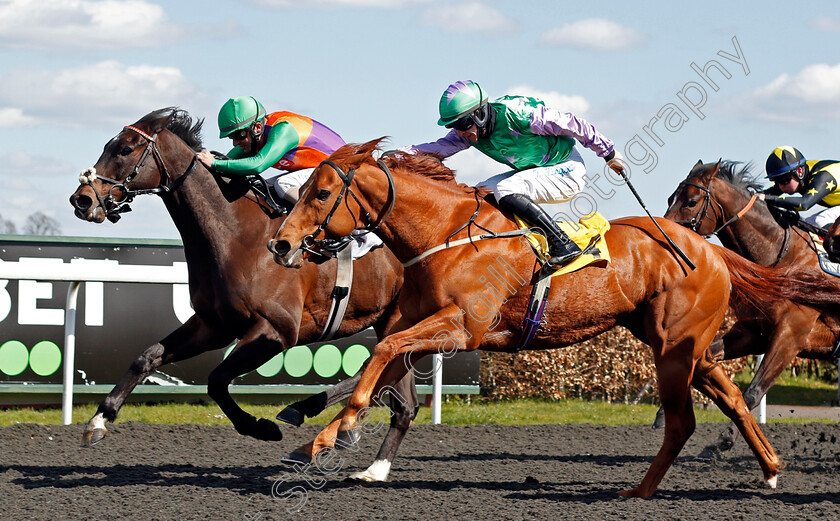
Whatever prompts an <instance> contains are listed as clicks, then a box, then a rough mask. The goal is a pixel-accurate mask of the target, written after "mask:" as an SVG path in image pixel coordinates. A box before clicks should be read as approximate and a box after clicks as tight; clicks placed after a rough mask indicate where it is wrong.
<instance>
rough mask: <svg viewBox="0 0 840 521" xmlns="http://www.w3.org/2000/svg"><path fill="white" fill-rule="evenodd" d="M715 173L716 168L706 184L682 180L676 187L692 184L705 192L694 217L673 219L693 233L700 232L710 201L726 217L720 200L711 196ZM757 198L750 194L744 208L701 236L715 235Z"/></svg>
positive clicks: (744, 212) (748, 207)
mask: <svg viewBox="0 0 840 521" xmlns="http://www.w3.org/2000/svg"><path fill="white" fill-rule="evenodd" d="M717 173H718V170H715V173H714V174H712V175H711V176H710V177H709V182H708V183H707V184H706V186H703V185H701V184H697V183H693V182H691V181H682V182H681V183H680V184H679V186H678V187H677V190H680V189H682V188H683V187H686V186H693V187H694V188H697V189H699V190H702V191H703V192H705V193H706V197H705V198H703V205H702V206H701V207H700V211H698V212H697V213H696V214H695V215H694V217H692V218H691V219H689V220H687V221H674V222H676V223H677V224H680V225H682V226H686V227H687V228H688V229H689V230H691V231H693V232H695V233H700V232H699V229H700V225H701V224H702V222H703V220H704V219H706V214H707V213H708V212H709V207H710V206H711V203H714V204H715V205H716V206H717V209H718V211H719V212H720V216H721V218H722V219H725V218H726V212H724V210H723V205H722V204H720V202H719V201H717V200H716V199H715V198H714V197H713V196H712V181H714V179H715V176H716V175H717ZM757 199H758V194H752V197H750V200H749V201H748V202H747V204H746V206H744V208H742V209H741V211H740V212H738V213H736V214H735V215H733V216H732V217H730V218H729V219H728V220H727V221H725V222H724V223H723V224H721V225H720V226H718V227H717V228H715V230H714V231H712V233H709V234H701V235H703V237H705V238H707V239H708V238H709V237H711V236H712V235H717V234H718V233H719V232H720V231H722V230H723V229H724V228H726V227H727V226H729V225H730V224H732V223H734V222H735V221H737V220H738V219H740V218H741V217H743V216H744V215H745V214H746V213H747V212H748V211H750V208H752V207H753V205H754V204H755V201H756V200H757Z"/></svg>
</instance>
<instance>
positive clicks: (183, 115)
mask: <svg viewBox="0 0 840 521" xmlns="http://www.w3.org/2000/svg"><path fill="white" fill-rule="evenodd" d="M161 120H168V121H166V129H167V130H169V131H170V132H172V133H173V134H175V135H176V136H178V137H179V138H181V139H182V140H183V141H184V143H186V144H187V146H189V147H190V148H191V149H193V150H195V151H196V152H198V151H200V150H201V149H202V148H204V147H203V146H202V144H201V127H202V126H203V125H204V118H199V119H198V120H197V121H195V123H193V118H192V117H191V116H190V115H189V114H188V113H187V111H186V110H181V109H179V108H178V107H166V108H162V109H158V110H155V111H153V112H149V113H148V114H146V115H145V116H143V117H142V118H141V119H140V120H139V121H138V122H137V123H136V125H144V124H145V125H149V126H150V127H152V128H155V127H156V126H157V125H159V122H160V121H161Z"/></svg>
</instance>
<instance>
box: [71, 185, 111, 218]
mask: <svg viewBox="0 0 840 521" xmlns="http://www.w3.org/2000/svg"><path fill="white" fill-rule="evenodd" d="M70 204H71V205H72V206H73V208H74V209H75V211H74V214H75V215H76V217H78V218H79V219H82V220H83V221H89V222H95V223H101V222H103V221H104V220H105V217H106V215H105V214H106V212H105V209H104V208H102V207H101V206H99V204H95V203H94V200H93V198H91V197H90V196H88V195H85V194H82V193H80V192H79V191H76V193H74V194H73V195H71V196H70Z"/></svg>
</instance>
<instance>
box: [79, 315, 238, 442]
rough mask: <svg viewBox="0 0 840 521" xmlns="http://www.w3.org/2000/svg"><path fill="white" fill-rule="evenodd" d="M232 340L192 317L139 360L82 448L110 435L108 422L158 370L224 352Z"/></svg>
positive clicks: (97, 416)
mask: <svg viewBox="0 0 840 521" xmlns="http://www.w3.org/2000/svg"><path fill="white" fill-rule="evenodd" d="M232 340H233V338H232V337H229V336H227V335H224V334H222V333H220V332H218V331H216V330H214V329H213V328H211V327H209V326H208V325H207V324H205V323H204V322H203V321H202V320H201V319H200V318H198V316H197V315H193V316H192V317H191V318H190V319H189V320H188V321H187V322H186V323H185V324H184V325H183V326H181V327H179V328H178V329H176V330H175V331H173V332H172V333H170V334H169V335H168V336H167V337H166V338H164V339H163V340H161V341H160V343H157V344H155V345H153V346H151V347H149V348H147V349H146V350H145V351H143V353H141V354H140V356H138V357H137V358H136V359H135V360H134V362H132V364H131V366H129V368H128V371H127V372H126V373H125V375H123V377H122V378H120V381H119V382H117V385H115V386H114V388H113V389H112V390H111V392H110V393H108V396H106V397H105V399H103V400H102V403H100V404H99V408H98V409H97V411H96V414H95V415H94V416H93V418H91V419H90V421H88V423H87V425H86V426H85V431H84V433H83V434H82V446H84V447H90V446H93V445H95V444H97V443H99V442H100V441H102V440H103V439H104V438H105V436H106V435H107V433H108V429H107V428H106V427H105V423H106V422H113V421H114V420H116V418H117V414H118V413H119V410H120V409H121V408H122V406H123V405H124V404H125V401H126V399H127V398H128V396H129V395H130V394H131V392H132V391H133V390H134V388H135V387H136V386H137V385H138V384H139V383H140V382H142V381H143V379H144V378H146V377H147V376H149V374H151V373H152V371H154V370H155V369H157V368H159V367H161V366H163V365H166V364H169V363H172V362H178V361H180V360H186V359H188V358H192V357H194V356H197V355H199V354H201V353H203V352H205V351H211V350H214V349H221V348H222V347H225V346H226V345H228V344H229V343H230V342H231V341H232Z"/></svg>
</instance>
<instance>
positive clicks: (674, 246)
mask: <svg viewBox="0 0 840 521" xmlns="http://www.w3.org/2000/svg"><path fill="white" fill-rule="evenodd" d="M618 173H619V174H621V177H623V178H624V182H625V183H627V186H628V187H629V188H630V191H631V192H633V195H634V196H636V200H637V201H639V204H640V205H642V209H643V210H644V211H645V213H646V214H647V216H648V217H650V220H651V221H653V224H655V225H656V227H657V228H659V231H660V232H662V236H663V237H665V240H666V241H668V244H669V245H670V246H671V249H672V250H674V252H676V254H677V255H679V256H680V258H681V259H682V260H684V261H685V263H686V264H687V265H688V267H689V268H691V269H692V270H695V269H697V266H695V265H694V263H693V262H691V259H689V258H688V255H686V254H685V252H684V251H682V250H681V249H680V247H679V246H677V244H676V243H675V242H674V241H673V240H672V239H671V238H670V237H669V236H668V234H667V233H665V230H663V229H662V227H661V226H659V223H658V222H656V219H654V218H653V216H652V215H651V214H650V211H648V209H647V206H645V203H644V201H642V198H641V197H640V196H639V193H638V192H636V189H635V188H633V184H632V183H630V178H629V177H627V174H626V173H624V169H623V168H622V169H620V170H619V171H618Z"/></svg>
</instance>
